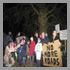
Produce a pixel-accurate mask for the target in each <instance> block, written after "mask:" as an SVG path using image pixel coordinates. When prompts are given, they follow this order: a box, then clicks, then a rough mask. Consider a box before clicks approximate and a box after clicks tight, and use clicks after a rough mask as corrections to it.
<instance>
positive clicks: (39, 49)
mask: <svg viewBox="0 0 70 70" xmlns="http://www.w3.org/2000/svg"><path fill="white" fill-rule="evenodd" d="M40 41H41V40H40V38H38V43H37V44H36V47H35V52H36V66H37V67H40V64H41V63H40V60H41V52H42V43H40Z"/></svg>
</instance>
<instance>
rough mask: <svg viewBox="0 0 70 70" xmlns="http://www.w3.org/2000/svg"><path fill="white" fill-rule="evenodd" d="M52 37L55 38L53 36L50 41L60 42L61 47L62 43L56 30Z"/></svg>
mask: <svg viewBox="0 0 70 70" xmlns="http://www.w3.org/2000/svg"><path fill="white" fill-rule="evenodd" d="M52 35H53V36H52V38H51V39H50V41H51V42H53V41H55V40H59V47H61V41H60V39H59V37H58V36H57V32H56V30H54V31H53V33H52Z"/></svg>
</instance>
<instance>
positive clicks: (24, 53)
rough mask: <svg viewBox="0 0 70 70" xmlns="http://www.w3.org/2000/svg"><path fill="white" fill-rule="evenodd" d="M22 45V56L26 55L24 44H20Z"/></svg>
mask: <svg viewBox="0 0 70 70" xmlns="http://www.w3.org/2000/svg"><path fill="white" fill-rule="evenodd" d="M22 47H23V51H22V53H23V57H26V45H25V44H24V45H22Z"/></svg>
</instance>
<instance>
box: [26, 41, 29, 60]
mask: <svg viewBox="0 0 70 70" xmlns="http://www.w3.org/2000/svg"><path fill="white" fill-rule="evenodd" d="M29 51H30V41H29V40H28V41H27V48H26V55H27V58H28V59H29Z"/></svg>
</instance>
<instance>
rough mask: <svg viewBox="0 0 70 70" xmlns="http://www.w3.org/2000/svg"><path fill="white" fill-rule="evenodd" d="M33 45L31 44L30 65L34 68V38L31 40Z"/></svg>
mask: <svg viewBox="0 0 70 70" xmlns="http://www.w3.org/2000/svg"><path fill="white" fill-rule="evenodd" d="M30 40H31V44H30V53H29V54H30V64H31V65H32V66H33V65H34V55H33V54H34V52H35V41H34V39H33V37H31V38H30Z"/></svg>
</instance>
